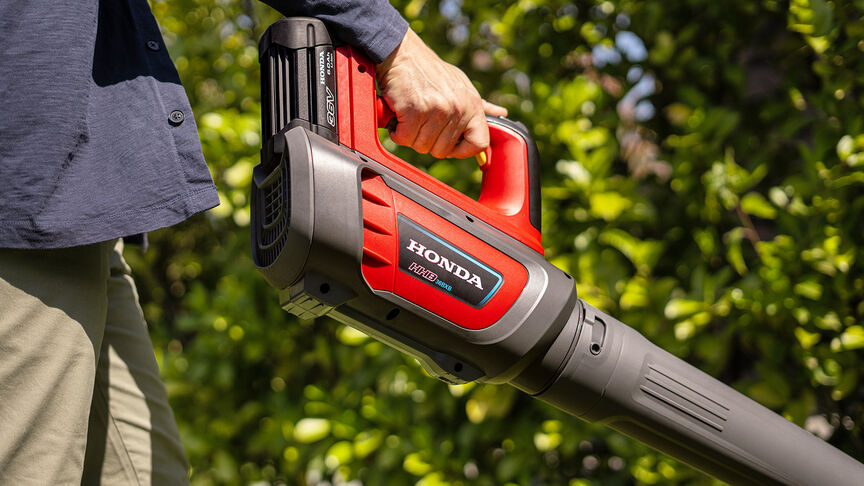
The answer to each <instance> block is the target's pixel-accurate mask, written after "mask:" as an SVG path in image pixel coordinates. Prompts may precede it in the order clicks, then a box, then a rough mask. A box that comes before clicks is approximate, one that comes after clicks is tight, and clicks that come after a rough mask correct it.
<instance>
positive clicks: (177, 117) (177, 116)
mask: <svg viewBox="0 0 864 486" xmlns="http://www.w3.org/2000/svg"><path fill="white" fill-rule="evenodd" d="M185 118H186V115H184V114H183V112H182V111H180V110H174V111H172V112H171V113H170V114H169V115H168V121H170V122H171V123H172V124H174V125H179V124H181V123H183V120H184V119H185Z"/></svg>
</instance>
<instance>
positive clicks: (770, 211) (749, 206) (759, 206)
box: [741, 192, 777, 219]
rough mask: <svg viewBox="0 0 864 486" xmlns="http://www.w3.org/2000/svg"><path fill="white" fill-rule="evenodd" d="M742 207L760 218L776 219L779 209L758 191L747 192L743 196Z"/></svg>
mask: <svg viewBox="0 0 864 486" xmlns="http://www.w3.org/2000/svg"><path fill="white" fill-rule="evenodd" d="M741 209H742V210H744V212H745V213H748V214H752V215H753V216H758V217H760V218H765V219H774V218H776V217H777V209H775V208H774V206H772V205H771V204H770V203H769V202H768V201H767V200H766V199H765V198H764V197H763V196H762V195H761V194H759V193H758V192H748V193H747V194H745V195H744V197H742V198H741Z"/></svg>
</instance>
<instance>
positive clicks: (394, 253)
mask: <svg viewBox="0 0 864 486" xmlns="http://www.w3.org/2000/svg"><path fill="white" fill-rule="evenodd" d="M362 191H363V203H362V204H363V225H364V231H363V236H364V240H363V265H362V271H363V276H364V277H365V278H366V281H367V283H368V284H369V286H370V287H372V288H373V289H376V290H385V291H389V292H393V293H395V294H397V295H399V296H400V297H403V298H405V299H407V300H409V301H411V302H413V303H414V304H416V305H419V306H421V307H423V308H425V309H427V310H429V311H430V312H433V313H434V314H437V315H439V316H441V317H443V318H444V319H447V320H449V321H451V322H453V323H455V324H457V325H459V326H461V327H463V328H466V329H483V328H485V327H488V326H490V325H492V324H494V323H495V322H496V321H498V320H499V319H500V318H501V317H502V316H503V315H504V313H505V312H507V310H508V309H509V308H510V307H511V306H512V305H513V303H514V302H515V301H516V299H517V298H518V297H519V294H520V293H521V292H522V289H523V288H524V286H525V284H526V282H527V281H528V271H527V270H526V269H525V267H523V266H522V265H521V264H520V263H519V262H517V261H515V260H513V259H512V258H510V257H508V256H507V255H505V254H504V253H502V252H500V251H498V250H496V249H495V248H493V247H492V246H490V245H488V244H487V243H485V242H483V241H482V240H480V239H478V238H476V237H475V236H473V235H471V234H470V233H468V232H466V231H464V230H463V229H461V228H459V227H457V226H455V225H454V224H452V223H450V222H449V221H447V220H445V219H444V218H442V217H440V216H438V215H437V214H435V213H433V212H431V211H429V210H428V209H426V208H424V207H423V206H420V205H419V204H417V203H415V202H414V201H412V200H411V199H409V198H407V197H405V196H403V195H402V194H399V193H398V192H395V191H393V190H391V189H390V188H389V187H388V186H387V185H386V184H385V183H384V181H383V180H382V179H381V178H380V177H378V176H372V177H369V176H364V178H363V181H362ZM399 215H401V217H402V218H403V221H404V218H407V219H408V220H410V221H411V222H413V223H416V225H418V226H420V227H422V229H423V230H425V231H426V232H428V233H431V234H432V235H434V236H435V237H436V238H439V239H440V240H442V241H444V242H446V243H447V244H449V245H452V246H453V247H456V248H458V251H461V252H463V253H464V254H467V255H468V256H469V257H470V258H472V259H474V260H476V261H478V262H480V263H481V264H482V265H483V266H485V267H488V268H489V269H490V270H491V271H493V272H494V273H497V274H499V275H500V276H501V281H500V285H498V286H497V287H495V289H492V290H494V292H491V293H489V295H488V299H486V300H484V301H482V302H480V303H477V304H476V305H472V304H471V303H469V302H466V301H465V300H464V299H460V298H458V297H454V296H453V295H451V294H449V293H448V292H447V291H444V290H442V289H438V288H436V287H435V286H434V285H431V284H430V283H429V282H428V281H424V279H422V278H418V276H417V275H416V274H413V273H410V272H407V271H404V270H402V269H400V268H399V250H400V247H399V235H398V228H399V226H398V223H397V219H398V218H399V217H400V216H399ZM441 268H443V267H441ZM441 268H438V267H436V266H435V265H434V264H430V265H429V269H430V270H434V271H435V272H439V273H440V272H444V270H442V269H441ZM487 290H489V289H487Z"/></svg>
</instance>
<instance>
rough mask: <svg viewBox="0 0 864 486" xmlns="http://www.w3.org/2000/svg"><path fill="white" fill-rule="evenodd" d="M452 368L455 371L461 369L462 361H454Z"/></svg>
mask: <svg viewBox="0 0 864 486" xmlns="http://www.w3.org/2000/svg"><path fill="white" fill-rule="evenodd" d="M453 369H454V370H455V371H457V372H459V371H462V363H456V364H455V365H453Z"/></svg>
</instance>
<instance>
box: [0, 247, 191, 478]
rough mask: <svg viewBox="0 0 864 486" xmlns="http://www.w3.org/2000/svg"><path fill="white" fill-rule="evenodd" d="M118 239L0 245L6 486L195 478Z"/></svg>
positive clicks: (0, 407) (0, 402)
mask: <svg viewBox="0 0 864 486" xmlns="http://www.w3.org/2000/svg"><path fill="white" fill-rule="evenodd" d="M122 251H123V245H122V242H121V241H119V240H118V241H116V242H115V241H111V242H105V243H98V244H94V245H87V246H81V247H75V248H68V249H60V250H9V249H0V484H2V485H5V484H10V485H11V484H14V485H39V486H43V485H49V484H50V485H66V484H68V485H77V484H86V485H90V484H104V485H160V486H162V485H174V484H188V483H189V480H188V476H189V472H188V471H189V466H188V464H187V462H186V456H185V453H184V451H183V446H182V445H181V444H180V439H179V434H178V432H177V425H176V423H175V421H174V416H173V414H172V412H171V409H170V408H169V406H168V400H167V395H166V393H165V386H164V385H163V384H162V382H161V380H160V379H159V369H158V366H157V364H156V359H155V357H154V355H153V347H152V344H151V342H150V337H149V335H148V334H147V325H146V323H145V322H144V316H143V314H142V312H141V307H140V306H139V305H138V295H137V291H136V289H135V284H134V282H133V281H132V277H131V275H130V270H129V267H128V266H127V265H126V262H125V261H124V260H123V256H122Z"/></svg>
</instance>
